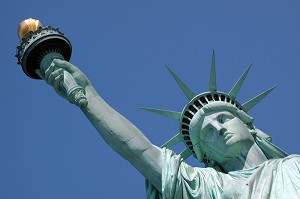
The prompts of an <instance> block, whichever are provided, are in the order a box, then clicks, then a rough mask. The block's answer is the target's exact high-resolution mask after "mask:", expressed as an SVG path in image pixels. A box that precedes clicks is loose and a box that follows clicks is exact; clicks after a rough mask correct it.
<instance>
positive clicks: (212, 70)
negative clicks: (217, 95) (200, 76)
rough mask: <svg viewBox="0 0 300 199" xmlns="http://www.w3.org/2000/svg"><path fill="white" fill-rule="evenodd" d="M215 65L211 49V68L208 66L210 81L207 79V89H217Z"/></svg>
mask: <svg viewBox="0 0 300 199" xmlns="http://www.w3.org/2000/svg"><path fill="white" fill-rule="evenodd" d="M216 82H217V81H216V66H215V51H214V50H213V54H212V58H211V68H210V81H209V88H208V90H209V91H212V92H215V91H217V83H216Z"/></svg>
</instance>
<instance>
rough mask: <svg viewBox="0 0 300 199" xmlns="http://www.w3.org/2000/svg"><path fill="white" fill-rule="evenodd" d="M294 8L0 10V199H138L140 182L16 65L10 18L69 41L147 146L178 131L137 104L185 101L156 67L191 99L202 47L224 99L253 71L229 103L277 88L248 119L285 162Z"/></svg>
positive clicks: (295, 67)
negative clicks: (50, 29)
mask: <svg viewBox="0 0 300 199" xmlns="http://www.w3.org/2000/svg"><path fill="white" fill-rule="evenodd" d="M299 6H300V3H299V1H296V0H294V1H284V2H283V1H279V0H274V1H270V0H269V1H258V0H255V1H251V2H250V1H248V2H245V1H243V2H241V1H226V2H225V1H209V2H208V1H133V0H128V1H121V0H111V1H102V0H100V1H90V0H87V1H83V2H81V1H77V2H75V1H57V0H52V1H43V2H41V1H35V0H28V1H26V2H24V1H6V2H5V6H2V12H0V18H1V19H2V20H1V21H2V23H3V25H2V28H3V29H4V30H3V31H2V34H1V35H2V37H1V46H0V48H1V55H2V56H1V60H2V64H1V69H2V70H1V71H2V73H1V74H2V77H1V79H0V83H1V85H2V87H1V90H2V91H1V97H0V103H1V105H2V109H1V112H0V118H1V120H0V199H15V198H18V199H29V198H30V199H41V198H42V199H50V198H51V199H52V198H56V199H65V198H72V199H77V198H78V199H81V198H89V199H96V198H145V190H144V178H143V176H142V175H141V174H140V173H139V172H138V171H136V170H135V168H133V167H132V166H131V165H130V164H129V163H128V162H126V161H125V160H123V159H122V158H121V157H119V156H118V155H117V154H116V153H115V152H114V151H113V150H112V149H110V148H109V147H108V146H107V144H106V143H105V142H104V141H103V140H102V139H101V137H100V136H99V135H98V133H97V132H96V130H95V129H94V128H93V127H92V125H90V123H89V122H88V120H87V119H86V118H85V117H84V115H83V114H82V113H81V111H80V110H79V109H78V108H76V107H75V106H73V105H71V104H69V103H68V102H66V101H64V100H63V99H62V98H60V97H59V96H57V95H56V94H55V92H54V91H53V89H52V88H51V87H49V86H48V85H47V84H46V83H45V82H43V81H38V80H33V79H30V78H28V77H27V76H25V74H24V73H23V71H22V70H21V67H20V66H19V65H17V60H16V58H15V57H14V55H15V50H16V46H17V44H18V37H17V27H18V24H19V23H20V22H21V21H22V20H24V19H27V18H29V17H32V18H37V19H40V20H41V22H42V23H43V25H51V26H54V27H59V28H60V29H61V31H63V32H64V33H65V35H66V36H67V37H68V38H69V40H70V41H71V43H72V46H73V53H72V57H71V62H72V63H73V64H75V65H76V66H78V67H79V68H80V69H81V70H82V71H84V72H85V73H86V75H87V76H88V77H89V78H90V80H91V81H92V83H93V85H94V87H95V88H96V89H97V91H98V92H99V93H100V95H101V96H102V97H103V98H104V99H105V100H106V101H107V102H108V103H109V104H110V105H111V106H113V107H114V108H115V109H116V110H118V111H119V112H120V113H121V114H123V115H124V116H125V117H127V118H128V119H129V120H130V121H132V122H133V123H134V124H135V125H136V126H137V127H139V128H140V129H141V130H142V132H144V134H145V135H146V136H147V137H148V138H149V139H150V140H151V141H152V142H153V143H154V144H156V145H161V144H163V143H164V142H165V141H166V140H168V139H169V138H170V137H172V136H173V135H174V134H176V133H177V132H178V122H177V121H175V120H174V121H173V120H170V119H168V118H164V117H161V116H156V115H154V114H152V113H149V112H146V111H143V110H141V109H140V107H154V108H162V109H169V110H175V111H181V110H182V108H183V107H184V105H185V104H186V103H187V99H186V97H185V96H184V94H183V93H182V92H181V90H180V89H179V87H178V86H177V85H176V83H175V81H174V80H173V79H172V77H171V75H170V74H169V73H168V71H167V69H166V67H165V65H168V66H169V67H170V68H171V69H172V70H173V71H174V72H175V73H176V74H177V75H178V76H180V77H181V79H182V80H183V81H184V82H185V83H186V84H187V85H188V86H189V87H190V88H191V89H192V90H193V91H194V92H195V93H200V92H204V91H207V89H208V79H209V70H210V62H211V54H212V50H213V49H214V50H215V54H216V67H217V84H218V90H220V91H224V92H228V91H229V90H230V89H231V87H232V86H233V85H234V83H235V82H236V80H237V79H238V77H239V76H240V75H241V73H242V72H243V71H244V70H245V69H246V67H247V65H248V64H250V63H251V62H253V66H252V68H251V71H250V72H249V75H248V77H247V79H246V81H245V83H244V85H243V87H242V89H241V91H240V93H239V95H238V97H237V99H238V101H239V102H240V103H243V102H245V101H247V100H248V99H250V98H252V97H254V96H255V95H257V94H259V93H261V92H263V91H264V90H267V89H268V88H270V87H272V86H274V85H278V87H277V88H276V89H275V90H274V91H273V92H272V93H271V94H270V95H269V96H268V97H267V98H266V99H265V100H263V101H262V102H261V103H260V104H258V105H257V106H256V107H255V108H254V109H252V110H251V111H250V112H249V114H250V115H251V116H252V117H254V118H255V123H254V124H255V126H257V127H258V128H260V129H261V130H263V131H264V132H266V133H268V134H270V135H271V136H272V137H273V143H275V144H276V145H277V146H279V147H280V148H282V149H284V150H285V151H286V152H287V153H289V154H297V153H299V150H300V149H299V139H300V135H299V123H300V116H299V110H300V104H299V99H300V94H299V93H300V92H299V81H300V80H299V75H300V69H299V67H300V56H299V55H300V54H299V52H300V12H299ZM173 149H174V151H176V152H180V151H181V150H182V146H178V147H175V148H173ZM187 161H188V162H189V163H190V164H192V165H195V166H196V165H198V166H199V164H198V163H197V162H196V161H194V160H193V159H192V158H190V159H188V160H187Z"/></svg>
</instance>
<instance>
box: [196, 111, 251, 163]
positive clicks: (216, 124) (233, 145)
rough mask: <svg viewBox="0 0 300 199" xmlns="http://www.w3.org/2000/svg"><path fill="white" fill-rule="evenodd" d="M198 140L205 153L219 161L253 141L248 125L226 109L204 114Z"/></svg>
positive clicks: (231, 156) (229, 156) (234, 155)
mask: <svg viewBox="0 0 300 199" xmlns="http://www.w3.org/2000/svg"><path fill="white" fill-rule="evenodd" d="M200 140H201V143H202V144H201V146H202V147H201V148H202V150H203V151H204V152H205V154H207V155H209V156H210V157H211V158H212V159H214V160H216V161H217V162H219V163H222V162H225V161H226V160H228V159H230V158H234V157H237V156H238V154H240V153H241V151H242V149H243V148H244V146H246V145H248V144H251V143H254V139H253V137H252V135H251V134H250V132H249V129H248V127H247V126H246V125H245V124H244V123H243V122H242V121H241V120H240V119H239V118H238V117H235V116H234V115H232V114H231V113H230V112H227V111H224V112H215V113H211V114H209V115H207V116H205V118H204V121H203V124H202V128H201V132H200Z"/></svg>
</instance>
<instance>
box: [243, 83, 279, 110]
mask: <svg viewBox="0 0 300 199" xmlns="http://www.w3.org/2000/svg"><path fill="white" fill-rule="evenodd" d="M276 87H277V86H274V87H272V88H270V89H269V90H266V91H265V92H263V93H261V94H259V95H258V96H256V97H254V98H252V99H251V100H249V101H247V102H245V103H244V104H243V105H242V108H243V110H244V111H245V112H248V111H249V110H250V109H252V108H253V107H254V106H255V105H256V104H257V103H258V102H260V101H261V100H262V99H263V98H265V97H266V96H267V95H268V94H269V93H270V92H271V91H272V90H273V89H274V88H276Z"/></svg>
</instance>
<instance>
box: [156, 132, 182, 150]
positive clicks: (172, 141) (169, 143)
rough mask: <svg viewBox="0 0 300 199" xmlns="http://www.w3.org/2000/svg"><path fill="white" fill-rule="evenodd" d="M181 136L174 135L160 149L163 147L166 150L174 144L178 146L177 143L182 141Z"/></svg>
mask: <svg viewBox="0 0 300 199" xmlns="http://www.w3.org/2000/svg"><path fill="white" fill-rule="evenodd" d="M181 137H182V136H181V134H180V133H178V134H176V135H175V136H174V137H172V138H171V139H170V140H168V141H167V142H166V143H164V144H163V145H162V146H161V148H163V147H166V148H169V147H171V146H174V145H175V144H178V143H179V142H181V141H182V138H181Z"/></svg>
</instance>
